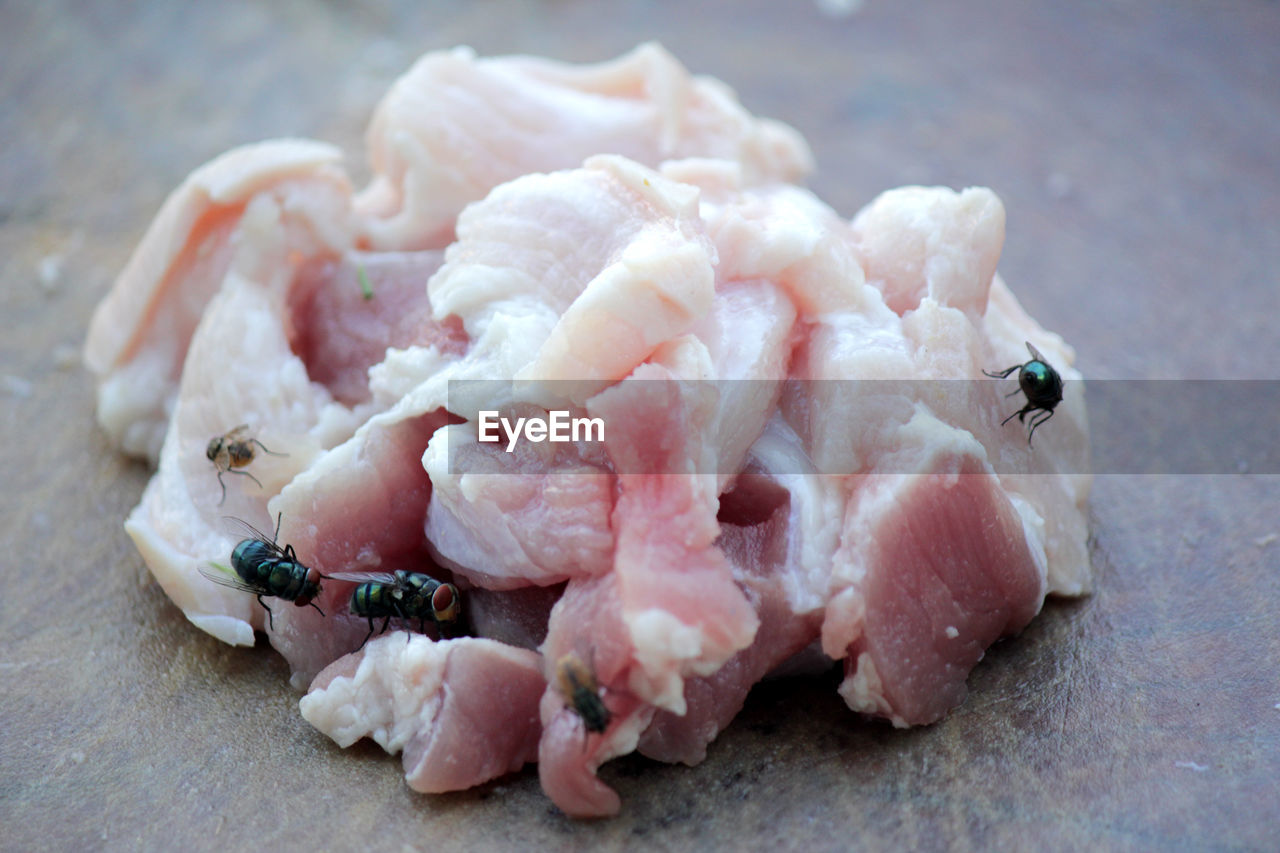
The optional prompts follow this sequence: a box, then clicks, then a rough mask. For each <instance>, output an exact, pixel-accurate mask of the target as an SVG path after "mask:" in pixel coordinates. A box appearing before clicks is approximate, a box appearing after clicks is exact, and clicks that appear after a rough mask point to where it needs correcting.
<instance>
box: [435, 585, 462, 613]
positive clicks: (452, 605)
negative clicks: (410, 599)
mask: <svg viewBox="0 0 1280 853" xmlns="http://www.w3.org/2000/svg"><path fill="white" fill-rule="evenodd" d="M431 610H432V612H433V613H434V614H435V617H436V619H439V620H441V621H448V620H450V619H452V618H453V617H454V616H456V615H457V614H458V598H457V596H456V595H455V594H454V588H453V584H448V583H442V584H440V586H438V587H436V591H435V592H433V593H431Z"/></svg>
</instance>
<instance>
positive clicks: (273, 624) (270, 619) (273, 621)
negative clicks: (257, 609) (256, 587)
mask: <svg viewBox="0 0 1280 853" xmlns="http://www.w3.org/2000/svg"><path fill="white" fill-rule="evenodd" d="M258 603H259V604H261V605H262V609H263V610H265V611H267V624H268V625H270V626H271V630H272V631H274V630H275V629H276V619H275V616H276V615H275V614H274V613H272V612H271V608H270V607H268V606H267V603H266V602H265V601H263V600H262V596H261V595H259V596H258Z"/></svg>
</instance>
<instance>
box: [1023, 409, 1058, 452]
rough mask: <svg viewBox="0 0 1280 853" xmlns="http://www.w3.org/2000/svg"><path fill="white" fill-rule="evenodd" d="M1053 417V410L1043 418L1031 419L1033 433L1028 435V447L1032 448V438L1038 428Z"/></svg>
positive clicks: (1048, 411)
mask: <svg viewBox="0 0 1280 853" xmlns="http://www.w3.org/2000/svg"><path fill="white" fill-rule="evenodd" d="M1051 417H1053V409H1048V410H1047V411H1046V413H1045V415H1044V416H1043V417H1035V418H1032V419H1031V431H1030V432H1029V433H1027V447H1030V446H1031V436H1033V435H1035V434H1036V427H1038V426H1040V424H1042V423H1044V422H1045V421H1047V420H1049V418H1051Z"/></svg>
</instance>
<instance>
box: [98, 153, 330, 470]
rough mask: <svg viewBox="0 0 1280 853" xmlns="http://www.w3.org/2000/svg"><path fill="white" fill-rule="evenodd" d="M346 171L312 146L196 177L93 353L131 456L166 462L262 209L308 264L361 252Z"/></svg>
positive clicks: (234, 160) (124, 284) (143, 258)
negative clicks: (199, 356)
mask: <svg viewBox="0 0 1280 853" xmlns="http://www.w3.org/2000/svg"><path fill="white" fill-rule="evenodd" d="M340 160H341V153H340V152H339V151H338V150H337V149H336V148H334V147H333V146H331V145H326V144H323V143H319V142H311V141H307V140H293V139H281V140H274V141H271V142H263V143H260V144H257V145H248V146H244V147H242V148H236V149H233V150H232V151H229V152H227V153H226V154H223V155H222V156H220V157H218V158H216V159H214V160H212V161H211V162H209V163H207V164H205V165H204V166H201V167H200V168H199V169H197V170H195V171H194V172H192V173H191V175H190V176H189V177H188V178H187V179H186V180H185V181H183V182H182V184H181V185H180V186H179V187H178V188H177V189H176V190H174V191H173V193H172V194H171V195H170V196H169V198H168V199H167V200H166V201H165V203H164V205H163V206H162V207H161V208H160V212H159V213H158V214H157V215H156V218H155V220H153V221H152V223H151V226H150V227H149V228H148V229H147V233H146V235H145V236H144V237H143V238H142V241H141V242H140V243H139V244H138V247H137V248H136V249H135V250H134V252H133V255H132V256H131V257H130V259H129V262H128V264H126V266H125V268H124V270H123V271H122V272H121V273H120V276H119V277H118V278H117V279H116V282H115V284H114V286H113V287H112V289H111V292H110V293H109V294H108V295H107V297H106V298H105V299H103V301H102V303H101V304H100V305H99V306H98V308H97V310H96V311H95V312H94V315H93V319H92V321H91V322H90V324H89V334H88V338H87V340H86V342H85V363H86V364H87V365H88V367H89V369H90V370H91V371H92V372H93V373H94V374H95V375H96V376H97V377H98V421H99V423H101V424H102V428H103V429H104V430H105V431H106V433H107V434H108V435H109V436H111V438H112V440H114V441H116V442H117V443H118V444H119V445H120V447H121V449H122V450H124V451H125V452H126V453H129V454H132V455H135V456H146V457H148V458H150V459H151V461H152V462H155V461H157V460H158V458H159V454H160V446H161V444H162V442H163V441H164V435H165V430H166V428H167V427H168V420H169V415H170V413H171V412H172V410H173V406H174V400H175V396H176V394H177V391H178V382H179V379H180V377H181V374H182V366H183V363H184V360H185V358H186V355H187V350H188V345H189V344H190V342H191V337H192V335H193V333H194V332H195V329H196V325H197V323H198V322H199V320H200V317H201V315H202V313H203V312H204V310H205V307H206V306H207V305H208V303H209V301H210V300H211V299H212V298H213V295H214V294H215V293H216V292H217V290H218V288H219V287H221V286H222V282H223V280H224V278H225V276H226V274H227V271H228V269H229V268H230V266H231V260H232V257H233V255H236V254H238V253H239V254H242V253H240V252H239V250H238V249H237V248H236V246H235V239H233V238H234V235H235V234H237V233H238V231H239V230H240V223H241V219H242V217H243V215H244V213H245V210H246V208H247V206H248V205H249V203H250V202H251V201H252V200H253V199H255V198H263V197H265V198H269V199H271V200H272V201H273V202H274V204H275V207H276V209H277V210H278V211H279V217H280V222H281V224H282V227H283V232H284V235H285V241H286V243H287V244H288V246H289V248H290V249H291V250H292V251H293V252H294V253H296V255H295V256H296V257H304V258H305V257H313V256H317V255H323V254H340V253H341V252H343V251H344V250H345V249H346V248H347V247H348V246H349V245H350V233H351V229H350V224H349V218H350V206H351V187H350V184H349V182H348V180H347V177H346V175H345V173H344V172H343V171H342V169H341V166H340V165H339V164H340ZM242 273H244V274H245V275H248V276H249V277H250V278H257V277H259V276H258V274H257V273H256V272H254V271H247V270H242Z"/></svg>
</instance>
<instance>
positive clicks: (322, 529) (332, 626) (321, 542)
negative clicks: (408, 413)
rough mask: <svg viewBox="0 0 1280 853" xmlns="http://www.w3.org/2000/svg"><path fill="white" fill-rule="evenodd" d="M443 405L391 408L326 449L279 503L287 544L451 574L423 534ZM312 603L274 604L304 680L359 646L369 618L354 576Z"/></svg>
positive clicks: (337, 563) (343, 560) (335, 568)
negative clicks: (361, 609)
mask: <svg viewBox="0 0 1280 853" xmlns="http://www.w3.org/2000/svg"><path fill="white" fill-rule="evenodd" d="M448 420H449V415H448V414H447V413H446V412H444V411H443V410H439V411H436V412H431V413H429V414H426V415H419V416H417V417H412V418H406V419H404V420H394V419H392V418H391V417H390V416H387V415H384V416H382V417H381V418H380V419H379V418H375V419H374V420H372V421H370V422H369V423H368V424H366V425H365V426H364V427H363V428H361V430H360V431H359V432H357V433H356V435H355V436H353V437H352V438H351V439H350V440H349V441H347V442H345V443H343V444H341V445H339V446H338V447H336V448H334V449H333V450H331V451H329V452H328V453H326V454H324V455H323V456H321V457H320V458H319V459H317V460H316V461H315V462H314V463H313V464H312V465H311V466H310V467H309V468H308V469H307V470H306V471H305V472H303V473H302V474H300V475H299V476H297V477H295V478H294V479H293V481H292V482H290V483H289V485H288V486H286V487H285V488H284V490H283V491H282V492H281V493H280V495H279V497H277V498H276V499H275V500H273V501H272V503H271V509H272V511H273V512H275V513H277V514H279V515H280V518H281V524H280V539H279V541H280V544H281V547H283V546H284V545H285V544H289V545H292V546H293V548H294V550H295V551H296V552H297V554H298V559H299V560H301V561H302V562H303V563H304V564H305V565H307V566H309V567H311V568H313V569H316V570H317V571H319V572H320V573H321V574H331V573H333V572H394V571H397V570H405V571H414V572H423V573H426V574H429V575H431V576H433V577H436V578H438V579H439V580H441V581H447V580H449V579H450V577H449V575H448V573H447V572H444V571H442V570H441V569H440V568H439V567H438V566H437V565H436V564H435V563H434V562H433V561H432V560H431V557H430V555H429V553H428V551H427V546H426V538H425V536H424V535H423V518H424V516H425V515H426V511H427V504H428V502H429V501H430V499H431V480H430V479H429V478H428V477H427V474H426V472H425V471H424V470H423V469H422V466H421V465H416V464H408V465H406V464H404V460H406V459H411V460H416V459H420V458H421V457H422V453H423V451H424V450H426V446H427V442H428V441H430V439H431V436H432V435H433V434H434V433H435V431H436V430H437V429H439V428H440V427H441V426H443V425H444V424H445V423H447V422H448ZM321 588H322V594H321V595H320V597H319V598H317V599H316V605H317V606H318V607H319V609H320V611H323V614H324V615H321V613H320V612H319V611H317V610H316V609H315V608H312V607H281V606H277V607H273V610H276V611H277V613H276V616H275V618H274V623H275V628H274V630H270V631H269V632H268V634H269V637H270V639H271V644H272V645H273V646H274V647H275V648H276V650H277V651H279V652H280V653H281V654H282V655H284V657H285V659H286V660H288V661H289V665H290V667H291V668H292V670H293V682H294V684H295V685H298V686H301V685H304V684H306V683H308V682H309V681H310V680H311V679H312V678H313V677H314V676H315V674H316V673H317V672H319V671H320V670H321V669H322V668H323V667H325V666H327V665H328V664H329V663H330V662H332V661H334V660H336V659H337V658H338V657H340V656H342V655H344V654H346V653H348V652H350V651H352V650H353V649H355V648H356V647H357V646H358V645H359V644H360V641H361V640H362V639H363V637H364V636H365V634H366V633H367V632H368V624H367V622H366V621H364V620H363V619H360V618H358V617H356V616H354V615H352V614H351V613H349V609H348V603H349V600H350V596H351V592H352V589H353V588H354V584H353V583H351V582H343V581H325V582H323V584H322V587H321Z"/></svg>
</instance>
